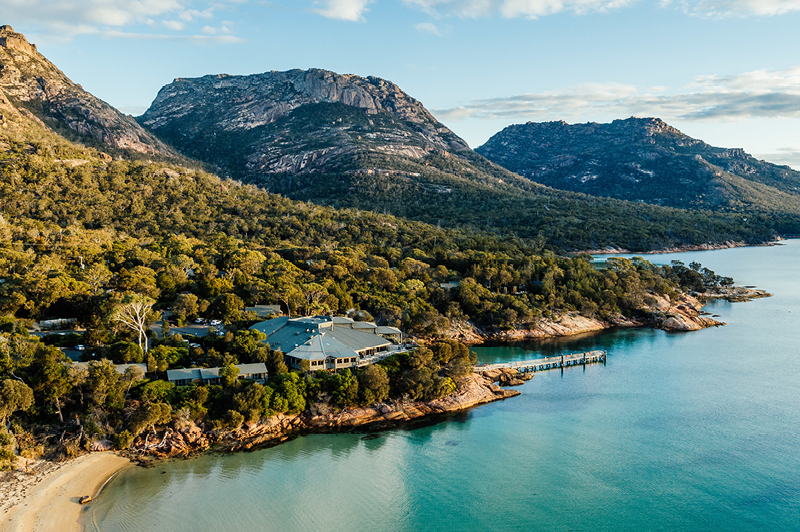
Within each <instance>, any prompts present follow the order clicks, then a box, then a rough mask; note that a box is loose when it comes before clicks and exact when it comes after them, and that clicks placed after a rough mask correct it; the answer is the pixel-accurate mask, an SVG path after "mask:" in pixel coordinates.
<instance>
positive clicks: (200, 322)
mask: <svg viewBox="0 0 800 532" xmlns="http://www.w3.org/2000/svg"><path fill="white" fill-rule="evenodd" d="M194 322H195V323H196V324H198V325H204V324H205V323H206V320H205V319H204V318H195V319H194Z"/></svg>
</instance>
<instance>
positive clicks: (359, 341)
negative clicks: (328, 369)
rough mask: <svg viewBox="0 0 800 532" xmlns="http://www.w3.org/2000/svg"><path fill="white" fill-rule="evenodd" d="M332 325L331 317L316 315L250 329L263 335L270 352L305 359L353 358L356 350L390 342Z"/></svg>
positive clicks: (280, 319)
mask: <svg viewBox="0 0 800 532" xmlns="http://www.w3.org/2000/svg"><path fill="white" fill-rule="evenodd" d="M333 325H334V320H333V319H331V318H330V317H328V316H315V317H312V318H276V319H273V320H269V321H266V322H261V323H256V324H255V325H253V326H252V327H251V328H252V329H256V330H259V331H262V332H263V333H265V334H266V335H267V340H266V341H267V342H268V343H269V345H270V347H272V348H273V349H276V350H280V351H283V352H284V353H285V354H287V355H289V356H293V357H296V358H303V359H306V360H325V359H326V358H328V357H333V358H345V357H355V356H358V351H364V350H366V349H371V348H376V347H381V346H385V345H389V344H390V343H391V342H390V341H388V340H386V339H385V338H383V337H381V336H378V335H376V334H372V333H368V332H364V331H359V330H355V329H349V328H347V327H334V326H333Z"/></svg>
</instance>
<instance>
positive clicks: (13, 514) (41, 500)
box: [0, 451, 131, 532]
mask: <svg viewBox="0 0 800 532" xmlns="http://www.w3.org/2000/svg"><path fill="white" fill-rule="evenodd" d="M130 463H131V462H130V460H128V459H127V458H124V457H122V456H119V455H117V454H116V453H114V452H111V451H107V452H95V453H90V454H85V455H83V456H79V457H78V458H75V459H72V460H68V461H66V462H60V463H53V462H47V461H45V460H42V461H39V462H37V463H36V464H34V465H33V467H32V469H33V474H28V473H20V472H17V473H12V475H13V476H14V477H15V478H12V479H11V480H6V481H4V482H2V483H1V484H0V495H2V503H0V512H2V513H0V516H1V517H2V522H1V523H0V532H39V531H41V532H44V531H51V530H58V531H65V532H70V531H82V530H83V526H82V524H81V517H82V516H83V511H84V510H85V508H86V507H85V506H82V505H81V504H80V503H79V502H78V501H79V499H80V498H81V497H82V496H84V495H90V496H92V497H93V498H94V497H96V496H97V495H98V492H99V491H100V489H101V488H102V487H103V486H104V485H105V483H106V482H107V481H108V480H109V479H110V478H111V477H112V476H114V475H115V474H117V472H119V471H120V470H122V469H123V468H124V467H126V466H128V465H130Z"/></svg>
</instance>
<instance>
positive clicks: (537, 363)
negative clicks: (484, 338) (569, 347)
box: [475, 351, 606, 373]
mask: <svg viewBox="0 0 800 532" xmlns="http://www.w3.org/2000/svg"><path fill="white" fill-rule="evenodd" d="M600 362H602V363H603V364H605V363H606V352H605V351H588V352H586V353H577V354H574V355H560V356H555V357H547V358H536V359H533V360H520V361H517V362H506V363H504V364H486V365H481V366H476V367H475V371H492V370H495V369H516V370H517V373H532V372H536V371H544V370H548V369H558V368H566V367H569V366H585V365H586V364H598V363H600Z"/></svg>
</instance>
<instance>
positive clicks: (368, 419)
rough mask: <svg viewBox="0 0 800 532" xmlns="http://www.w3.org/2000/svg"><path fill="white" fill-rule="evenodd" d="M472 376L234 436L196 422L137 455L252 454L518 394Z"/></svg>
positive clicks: (271, 421)
mask: <svg viewBox="0 0 800 532" xmlns="http://www.w3.org/2000/svg"><path fill="white" fill-rule="evenodd" d="M519 393H520V392H518V391H515V390H505V389H503V388H500V387H499V386H496V385H494V384H492V381H491V380H489V379H487V378H486V377H484V376H483V375H480V374H478V373H473V374H472V375H470V376H468V377H467V379H466V381H465V382H464V384H463V385H462V386H461V387H460V388H459V390H458V391H457V392H455V393H453V394H451V395H449V396H447V397H443V398H441V399H434V400H432V401H419V402H411V401H409V402H404V401H394V402H387V403H383V404H379V405H374V406H371V407H365V408H353V409H348V410H342V411H340V412H336V413H330V414H325V415H311V414H309V413H303V414H297V415H290V416H287V415H284V414H278V415H276V416H273V417H271V418H268V419H263V420H261V421H259V422H257V423H248V424H245V425H243V426H242V427H241V428H240V429H237V430H235V431H224V430H217V431H214V430H212V431H203V430H202V429H201V428H200V427H198V426H197V425H195V424H193V423H189V424H187V425H186V426H185V427H183V428H182V429H180V430H173V429H167V430H166V431H165V432H164V433H163V434H160V435H158V436H157V437H155V438H153V437H145V438H144V439H143V438H139V439H138V440H137V441H136V442H135V444H134V446H133V451H134V452H139V453H142V454H144V455H147V456H152V457H158V458H166V457H173V456H186V455H189V454H193V453H197V452H202V451H205V450H208V449H212V448H213V449H218V450H226V451H241V450H249V449H253V448H256V447H261V446H265V445H275V444H278V443H281V442H284V441H286V440H288V439H290V438H292V437H295V436H297V435H298V434H302V433H307V432H338V431H349V430H354V429H362V430H364V429H370V430H372V429H382V428H388V427H392V426H396V425H398V424H401V423H404V422H407V421H411V420H414V419H418V418H421V417H425V416H433V415H438V414H446V413H448V412H457V411H461V410H466V409H468V408H472V407H474V406H478V405H482V404H485V403H490V402H493V401H498V400H501V399H506V398H509V397H514V396H516V395H519Z"/></svg>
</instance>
